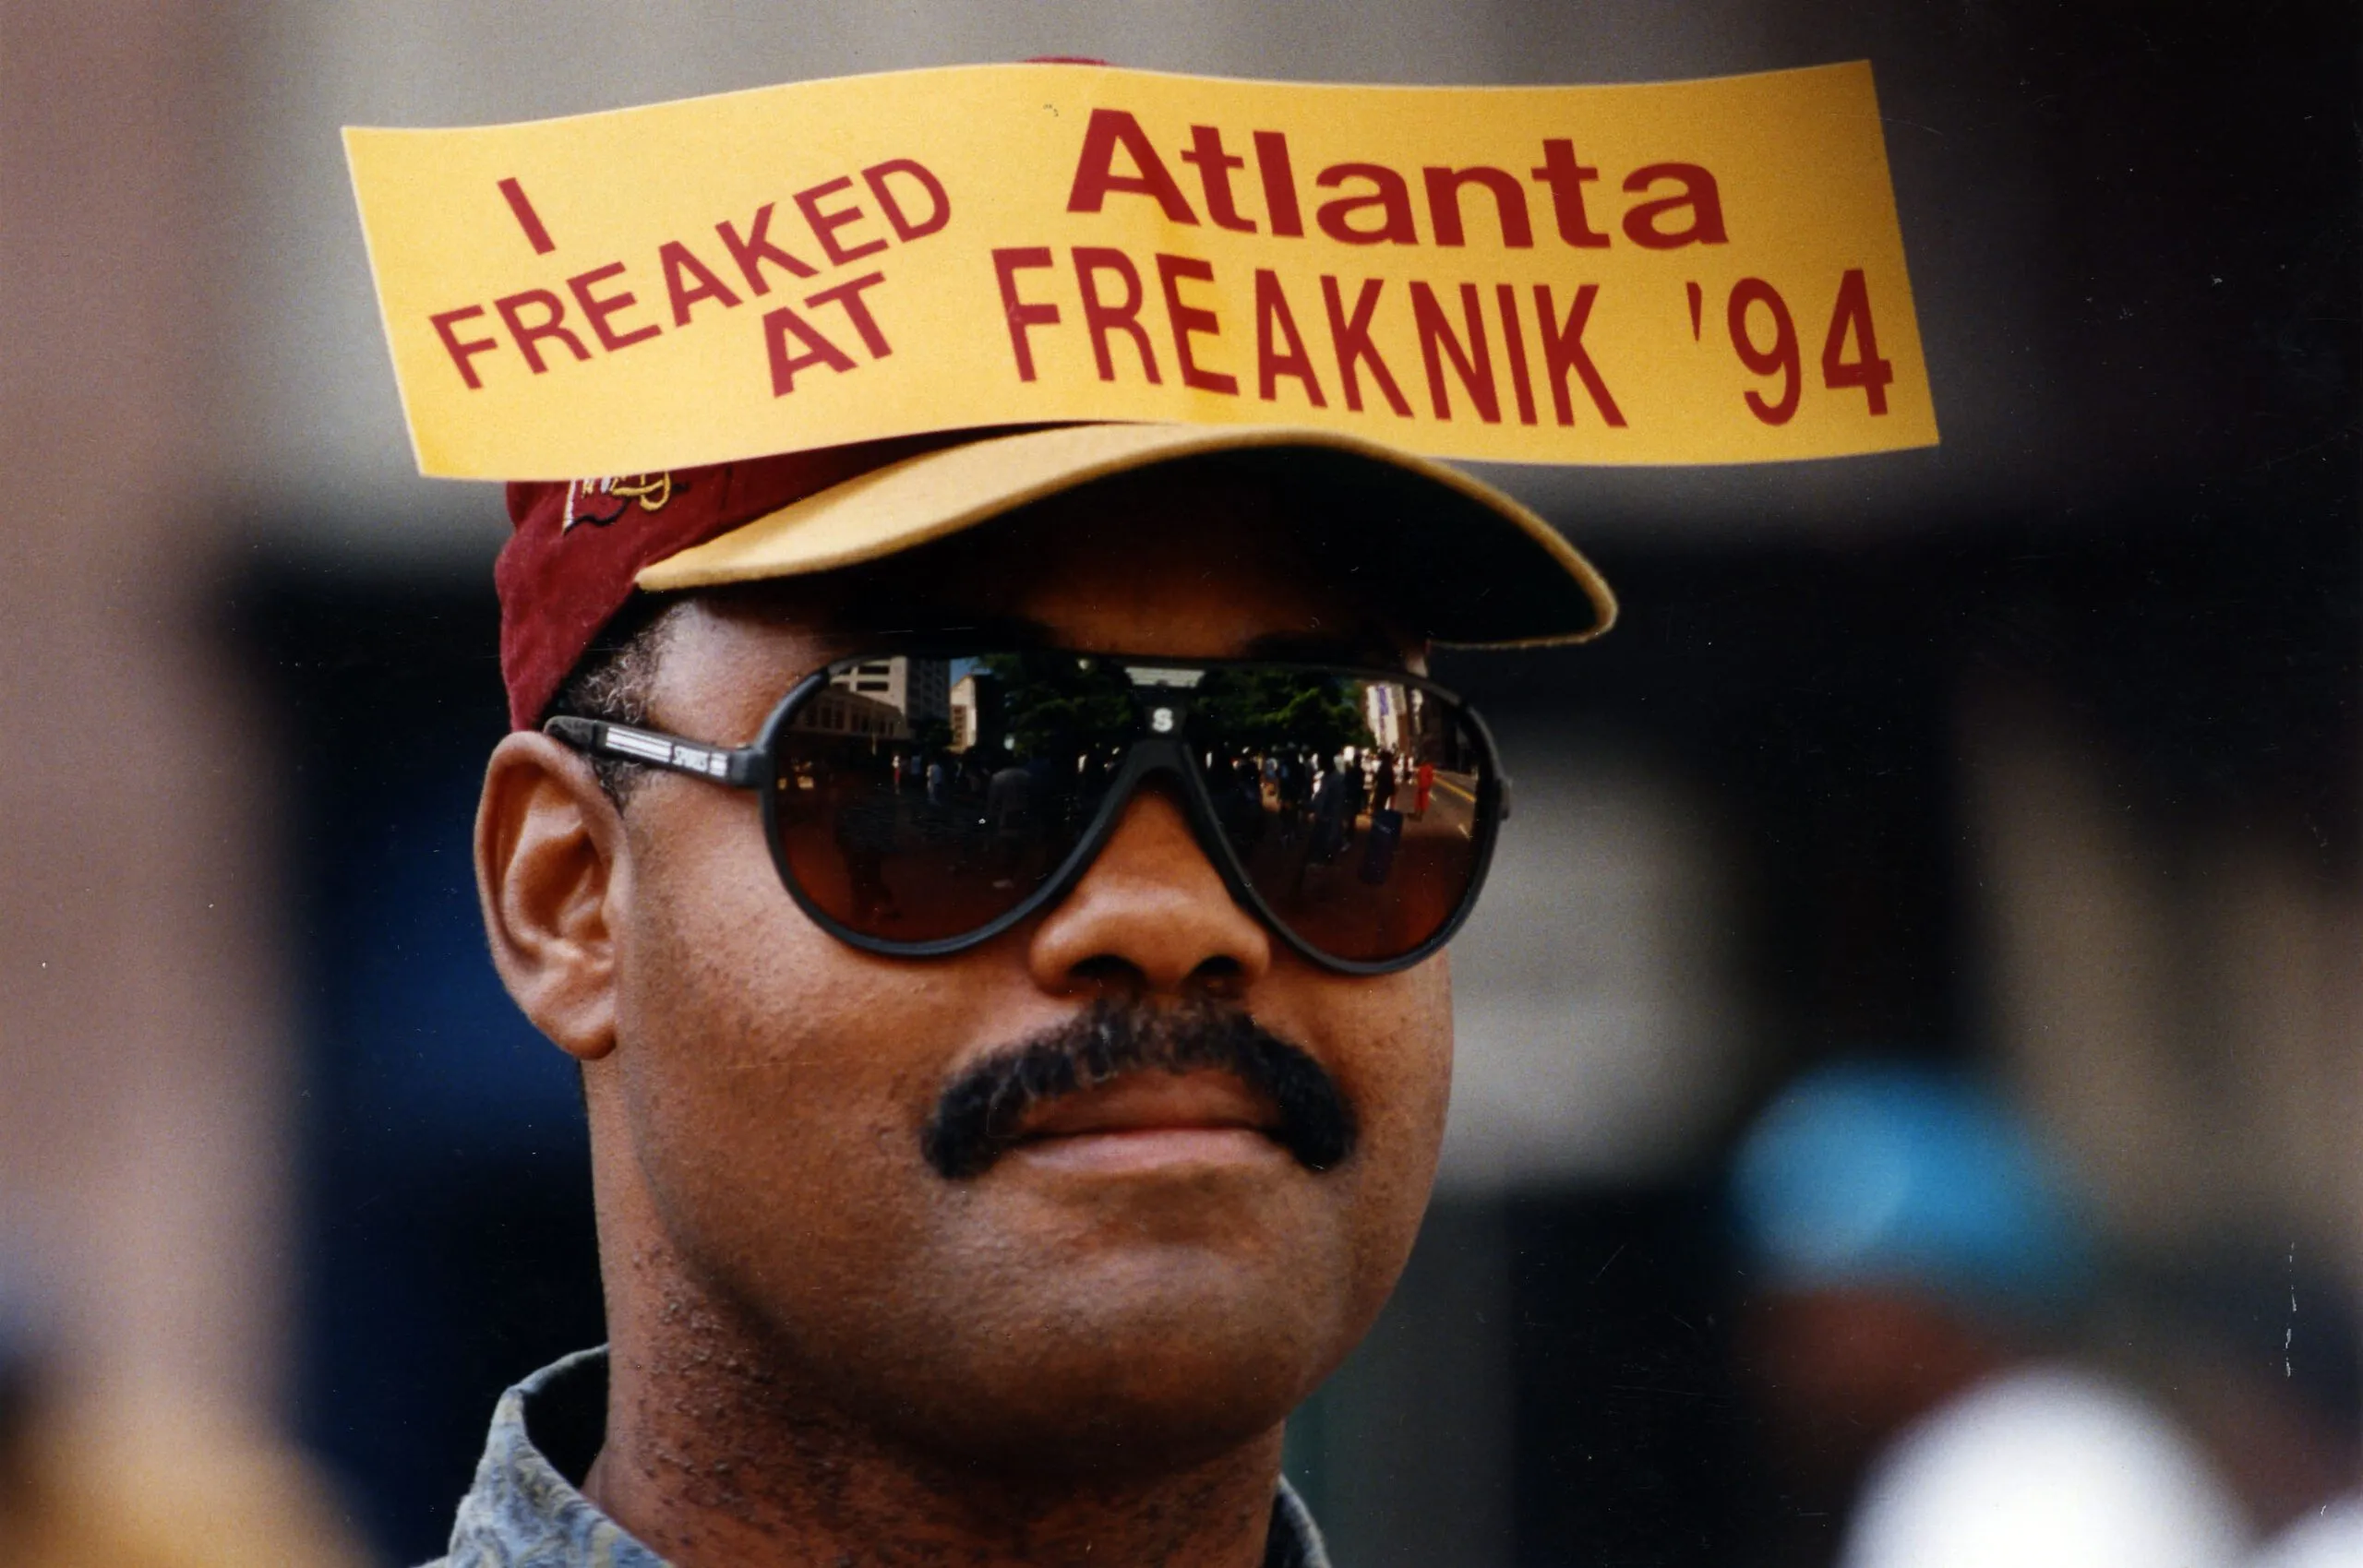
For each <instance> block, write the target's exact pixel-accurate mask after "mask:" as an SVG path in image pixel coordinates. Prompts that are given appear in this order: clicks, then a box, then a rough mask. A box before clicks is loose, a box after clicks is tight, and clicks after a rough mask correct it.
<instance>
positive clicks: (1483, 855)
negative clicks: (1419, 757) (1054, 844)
mask: <svg viewBox="0 0 2363 1568" xmlns="http://www.w3.org/2000/svg"><path fill="white" fill-rule="evenodd" d="M912 652H914V650H911V649H896V650H894V652H892V653H875V652H872V653H863V654H858V655H857V656H855V657H853V658H849V659H838V660H835V661H834V662H832V663H830V664H826V665H823V666H822V668H820V669H818V670H815V671H814V672H813V673H812V674H810V675H809V676H805V677H804V678H803V679H801V680H799V681H798V682H797V683H796V685H794V686H793V687H791V688H788V691H787V694H786V696H784V697H782V698H781V699H780V700H779V701H778V702H777V703H776V704H774V706H773V708H772V711H771V713H770V715H769V716H768V717H767V718H765V719H764V721H763V726H762V730H761V731H760V732H759V733H758V734H757V736H756V738H755V742H754V744H753V745H751V746H743V747H724V746H710V745H707V744H705V743H703V742H702V741H694V740H686V739H683V738H682V737H681V736H674V735H667V734H666V733H664V732H663V731H660V730H651V729H644V728H642V727H640V726H638V725H633V724H611V723H609V722H607V721H606V720H604V719H586V718H580V717H576V716H574V715H571V714H560V715H558V716H557V717H555V718H552V719H550V720H549V721H548V722H547V723H546V724H543V725H542V730H543V733H545V734H546V735H548V736H551V737H552V738H553V739H556V740H558V741H562V742H564V743H565V744H566V745H568V746H570V747H573V748H575V749H577V750H579V751H582V752H584V753H587V754H589V755H591V756H594V757H606V758H611V759H614V760H619V761H627V762H638V763H641V764H642V765H644V766H647V767H653V768H660V769H663V770H665V771H666V772H675V773H682V774H686V775H687V776H689V777H690V778H697V779H704V780H706V781H708V782H709V783H713V784H721V785H723V786H724V787H725V788H727V789H744V790H753V791H755V792H757V794H758V797H759V799H760V800H761V802H762V817H763V839H764V844H765V846H766V848H768V849H769V851H770V853H771V857H772V868H773V870H774V872H775V873H776V874H777V876H778V877H779V880H780V885H781V886H782V887H784V888H785V889H786V891H787V895H788V896H789V897H790V898H791V899H793V900H795V901H796V904H797V907H798V908H799V909H801V910H802V911H803V912H804V914H805V915H806V916H807V917H809V918H810V920H811V921H812V923H813V924H814V925H816V926H818V927H820V928H822V930H824V931H826V932H828V933H829V935H831V936H832V937H834V938H835V939H836V940H839V941H841V942H844V943H846V945H847V946H849V947H854V948H858V949H860V950H861V951H862V952H874V953H879V954H882V955H883V956H886V957H890V958H941V957H943V956H945V955H947V954H950V953H955V952H965V951H966V950H967V949H969V948H972V947H977V946H979V945H981V944H983V943H985V942H989V941H990V940H993V939H994V938H995V937H998V936H1000V935H1001V934H1002V932H1004V931H1007V930H1009V929H1010V928H1012V927H1014V926H1016V925H1018V924H1019V923H1020V922H1021V921H1024V920H1026V919H1027V918H1029V917H1031V916H1034V915H1036V914H1038V913H1039V912H1040V911H1042V910H1044V909H1047V908H1050V906H1051V905H1053V904H1056V903H1058V902H1059V900H1061V899H1062V898H1064V897H1065V896H1066V895H1067V893H1068V892H1071V891H1073V889H1074V885H1075V883H1077V882H1079V881H1081V880H1083V876H1084V873H1085V872H1086V871H1087V870H1089V869H1090V868H1091V865H1092V863H1093V862H1094V861H1096V860H1098V858H1099V854H1100V851H1101V850H1103V849H1105V848H1106V847H1107V844H1108V840H1109V839H1110V837H1111V836H1113V834H1114V832H1115V831H1116V823H1117V821H1118V820H1119V819H1120V818H1121V817H1122V815H1123V811H1124V808H1125V806H1126V805H1127V804H1129V803H1130V801H1131V800H1132V797H1133V796H1134V794H1135V793H1137V792H1138V790H1139V789H1140V786H1141V785H1142V784H1145V783H1146V782H1147V781H1148V780H1149V779H1150V778H1151V777H1152V776H1154V775H1156V774H1158V773H1170V774H1172V775H1174V776H1175V777H1176V778H1177V779H1178V780H1179V781H1180V784H1181V790H1182V800H1183V803H1184V811H1185V814H1186V815H1187V817H1188V818H1189V821H1190V830H1191V833H1192V835H1193V837H1194V838H1195V839H1196V840H1197V843H1198V847H1199V849H1200V851H1201V852H1202V853H1204V854H1205V856H1206V858H1207V859H1208V860H1209V861H1210V862H1212V863H1213V865H1214V868H1215V870H1216V871H1217V874H1218V875H1220V876H1221V878H1222V880H1223V885H1224V887H1225V888H1226V889H1227V890H1228V891H1229V893H1230V896H1231V898H1232V900H1233V901H1234V902H1235V903H1237V904H1240V905H1241V907H1242V908H1244V909H1246V910H1247V911H1248V912H1250V913H1251V914H1253V916H1255V917H1256V918H1257V919H1258V920H1260V921H1262V922H1263V924H1264V927H1265V929H1266V930H1269V931H1272V932H1274V933H1275V934H1277V936H1278V937H1279V938H1280V939H1281V940H1283V941H1284V942H1286V943H1287V944H1288V946H1289V949H1290V950H1291V951H1293V952H1297V953H1299V954H1300V955H1301V956H1302V957H1304V958H1306V959H1308V960H1310V961H1311V962H1313V963H1314V964H1319V965H1321V966H1322V967H1323V968H1325V969H1329V970H1332V971H1335V972H1336V973H1337V974H1341V975H1391V974H1394V973H1396V972H1397V971H1399V970H1404V969H1409V968H1410V967H1411V966H1412V965H1414V964H1420V963H1421V962H1423V961H1424V960H1426V959H1427V958H1429V957H1430V956H1432V955H1433V954H1434V953H1435V952H1437V951H1438V950H1439V949H1441V948H1442V947H1443V946H1444V945H1445V943H1446V942H1448V941H1450V940H1452V939H1453V937H1454V936H1455V935H1456V934H1457V932H1458V931H1459V930H1460V928H1461V927H1462V926H1463V925H1465V924H1466V923H1467V922H1468V919H1469V913H1470V912H1471V911H1472V910H1474V909H1475V908H1476V906H1477V895H1478V894H1479V893H1481V892H1483V891H1484V887H1485V876H1486V873H1487V871H1488V870H1490V869H1491V868H1492V866H1493V849H1494V846H1495V844H1496V843H1497V842H1498V840H1499V838H1500V833H1501V824H1502V823H1503V822H1504V821H1505V820H1508V818H1509V814H1510V784H1509V778H1508V775H1506V774H1505V772H1503V771H1502V764H1501V751H1500V749H1499V748H1497V747H1496V746H1495V745H1494V744H1493V731H1492V730H1491V729H1489V728H1487V727H1486V724H1485V721H1484V719H1483V718H1482V717H1481V715H1480V714H1479V713H1478V712H1477V711H1476V710H1475V709H1474V708H1472V707H1470V706H1469V704H1468V703H1467V702H1466V701H1464V700H1462V699H1461V698H1460V696H1459V695H1458V694H1457V693H1456V692H1454V691H1452V690H1450V689H1448V688H1445V687H1442V686H1439V685H1437V684H1436V683H1435V682H1433V681H1432V680H1428V679H1426V678H1425V677H1423V676H1414V675H1409V674H1407V673H1405V672H1404V671H1401V670H1385V669H1370V668H1362V667H1358V666H1354V665H1349V664H1308V663H1302V662H1299V661H1295V660H1289V659H1177V658H1173V657H1171V656H1170V655H1164V654H1145V653H1142V654H1134V653H1108V654H1091V655H1087V657H1089V658H1091V659H1093V660H1095V661H1097V662H1099V663H1103V664H1111V665H1118V666H1126V667H1137V668H1142V669H1149V670H1155V671H1159V672H1165V671H1175V670H1182V671H1188V670H1200V671H1213V670H1221V669H1284V670H1289V671H1291V672H1295V673H1298V674H1302V675H1316V676H1343V677H1346V678H1349V679H1355V680H1369V681H1383V682H1386V683H1388V684H1390V685H1396V686H1402V687H1408V688H1413V689H1416V690H1419V691H1421V692H1424V693H1426V694H1427V695H1429V696H1430V697H1433V698H1435V699H1437V700H1441V701H1442V702H1444V703H1445V704H1446V705H1447V706H1448V707H1449V708H1450V709H1451V710H1452V711H1453V712H1454V714H1455V716H1456V717H1457V719H1458V720H1459V721H1460V722H1461V723H1463V724H1466V725H1467V726H1468V729H1469V734H1470V735H1471V736H1474V737H1475V739H1476V741H1477V744H1478V748H1479V753H1480V762H1479V767H1478V774H1477V777H1478V788H1477V798H1476V803H1475V804H1476V818H1475V823H1474V838H1475V841H1476V842H1475V845H1474V848H1473V851H1472V856H1473V860H1472V864H1471V867H1470V870H1469V885H1468V887H1467V888H1466V889H1464V890H1463V891H1462V892H1461V895H1460V902H1459V903H1458V904H1457V905H1456V906H1455V908H1454V909H1453V912H1452V914H1451V915H1450V916H1447V917H1446V918H1445V921H1444V923H1443V924H1442V925H1441V926H1439V927H1438V928H1436V930H1435V932H1434V934H1433V935H1432V936H1430V937H1428V938H1427V939H1426V940H1423V941H1421V943H1420V944H1419V945H1418V946H1417V947H1415V948H1413V949H1411V950H1410V951H1409V952H1404V953H1401V954H1398V955H1397V956H1396V957H1393V958H1383V959H1369V960H1361V959H1347V958H1339V957H1337V956H1336V955H1335V954H1332V953H1327V952H1323V951H1321V950H1320V949H1319V948H1317V947H1315V946H1313V944H1312V943H1310V942H1308V941H1306V940H1304V939H1303V938H1302V937H1301V936H1299V935H1298V934H1297V933H1296V931H1295V930H1294V929H1293V928H1291V927H1290V926H1289V923H1288V922H1287V921H1285V920H1283V919H1281V918H1280V916H1278V915H1277V913H1276V912H1275V911H1274V910H1273V908H1272V906H1271V905H1270V904H1268V903H1266V902H1265V899H1264V896H1263V895H1262V894H1261V893H1259V892H1256V891H1255V887H1254V884H1253V882H1251V881H1250V880H1248V877H1247V868H1246V867H1245V866H1244V865H1243V864H1242V863H1241V860H1240V857H1239V854H1238V851H1236V850H1235V849H1233V848H1232V847H1231V844H1230V841H1229V838H1228V837H1227V836H1226V835H1225V834H1224V832H1223V831H1222V825H1221V820H1220V818H1219V817H1218V816H1217V812H1216V808H1215V802H1214V798H1213V796H1212V795H1211V794H1210V793H1209V792H1208V790H1207V787H1206V780H1205V776H1204V771H1203V770H1202V769H1201V768H1200V767H1199V766H1198V764H1197V761H1196V760H1195V759H1194V758H1193V756H1192V754H1191V750H1190V748H1189V746H1188V744H1187V743H1186V742H1185V741H1184V740H1183V739H1182V737H1180V736H1174V735H1170V734H1158V733H1155V732H1154V731H1153V730H1152V728H1151V725H1150V723H1149V721H1148V719H1147V715H1146V712H1144V713H1143V715H1142V723H1141V725H1140V728H1141V731H1142V733H1141V734H1140V735H1139V736H1136V737H1135V738H1134V740H1133V742H1132V743H1131V746H1130V748H1129V749H1128V750H1127V751H1126V752H1125V754H1124V760H1123V763H1122V766H1121V767H1120V768H1118V770H1117V772H1116V775H1115V777H1114V778H1113V779H1112V780H1111V781H1110V784H1109V785H1108V790H1107V795H1106V796H1105V797H1104V798H1103V799H1102V800H1101V802H1100V804H1099V807H1098V810H1097V811H1095V812H1094V813H1093V816H1092V819H1091V820H1090V822H1089V823H1088V824H1086V826H1085V828H1084V830H1083V831H1082V832H1080V833H1079V834H1077V835H1076V838H1075V842H1074V848H1072V849H1071V850H1069V851H1068V852H1067V856H1066V858H1065V859H1063V860H1062V861H1061V862H1060V864H1059V868H1058V869H1057V870H1055V871H1054V872H1052V873H1051V874H1050V876H1049V877H1047V878H1045V879H1044V880H1043V881H1042V883H1041V885H1040V886H1039V887H1038V888H1036V889H1035V890H1034V891H1033V892H1030V893H1028V894H1026V896H1025V897H1024V898H1022V899H1020V900H1018V902H1017V903H1016V904H1013V905H1012V906H1011V907H1010V908H1009V909H1008V911H1006V912H1005V913H1003V914H1002V915H999V916H995V917H994V918H993V919H992V920H991V921H990V922H988V923H987V924H985V925H983V926H981V927H978V928H977V929H976V930H973V931H967V932H963V933H962V934H960V935H958V936H954V937H939V938H935V939H933V940H927V941H897V940H894V939H893V938H891V937H874V936H871V935H870V934H869V933H867V932H864V931H858V930H855V929H854V928H851V927H848V926H846V924H844V923H843V922H842V921H840V920H838V919H837V918H836V917H834V916H832V915H830V914H829V913H828V912H827V911H826V910H824V909H822V908H821V907H820V905H819V904H816V903H814V902H813V900H812V898H811V897H810V894H808V893H807V892H805V891H804V889H803V888H802V887H801V886H799V885H798V882H797V880H796V878H795V875H794V874H793V873H792V871H791V870H790V869H789V861H788V856H787V847H786V843H785V842H784V841H783V838H782V830H781V826H780V820H779V805H778V803H779V797H780V791H781V788H782V781H781V777H780V772H779V767H778V757H779V740H780V737H781V736H783V735H784V734H786V730H787V727H788V724H789V723H790V721H791V720H792V719H793V718H794V717H795V715H796V714H797V712H798V711H799V710H800V709H801V708H802V707H803V706H804V704H805V703H807V702H809V701H810V700H812V699H813V698H815V697H817V696H818V695H820V694H821V693H822V692H824V691H827V690H828V689H830V688H831V686H832V685H833V683H834V678H835V677H836V676H840V675H843V674H846V673H847V672H849V671H851V670H852V669H853V668H854V666H856V665H858V664H872V663H874V662H876V661H877V660H879V659H882V658H889V657H900V656H905V655H907V654H910V653H912ZM917 652H921V653H924V652H929V651H928V650H918V651H917ZM990 652H1032V653H1040V652H1053V651H1052V650H1044V649H1026V650H1000V649H995V650H990ZM956 656H959V657H978V656H981V655H978V654H977V652H976V651H975V650H973V649H970V650H964V651H961V652H959V653H958V654H957V655H956ZM1076 656H1077V657H1079V658H1080V657H1086V655H1080V654H1078V655H1076ZM1162 689H1164V688H1161V687H1159V686H1158V685H1157V684H1155V683H1148V684H1142V683H1138V682H1136V683H1135V688H1134V695H1135V696H1136V697H1139V698H1142V699H1143V700H1144V703H1146V699H1147V698H1148V697H1149V696H1151V695H1153V694H1155V693H1157V692H1158V691H1160V690H1162Z"/></svg>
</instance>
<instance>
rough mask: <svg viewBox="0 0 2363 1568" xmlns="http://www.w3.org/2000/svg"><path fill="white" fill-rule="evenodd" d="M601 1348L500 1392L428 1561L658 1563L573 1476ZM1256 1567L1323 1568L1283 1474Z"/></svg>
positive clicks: (592, 1434)
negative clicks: (443, 1550) (443, 1542)
mask: <svg viewBox="0 0 2363 1568" xmlns="http://www.w3.org/2000/svg"><path fill="white" fill-rule="evenodd" d="M606 1416H607V1352H606V1347H604V1346H603V1347H600V1348H598V1349H596V1350H584V1351H581V1352H579V1353H577V1354H575V1355H572V1356H569V1357H567V1358H566V1359H563V1360H560V1361H557V1362H554V1363H552V1364H551V1365H549V1366H546V1367H545V1368H543V1369H542V1370H541V1371H538V1372H535V1373H534V1375H533V1376H532V1377H529V1378H527V1379H526V1380H525V1381H524V1382H521V1383H519V1384H517V1385H516V1386H515V1387H514V1388H511V1389H510V1390H509V1392H508V1393H506V1394H502V1395H501V1396H500V1403H499V1405H498V1406H496V1407H495V1408H494V1410H493V1414H492V1431H491V1434H490V1436H489V1437H488V1438H487V1439H486V1442H485V1449H484V1458H483V1459H482V1460H480V1461H478V1463H477V1465H476V1478H475V1482H474V1485H473V1486H471V1487H470V1488H469V1489H468V1494H467V1496H465V1497H464V1498H462V1499H461V1500H460V1514H459V1517H458V1519H456V1520H455V1521H454V1522H453V1523H452V1526H451V1553H450V1556H449V1557H446V1558H444V1559H443V1560H442V1561H441V1562H438V1563H433V1564H430V1565H429V1568H666V1563H665V1560H664V1559H663V1558H660V1557H658V1556H657V1555H656V1554H655V1553H654V1552H653V1551H651V1550H648V1548H646V1547H644V1546H642V1545H641V1544H640V1542H638V1541H636V1540H634V1539H632V1538H631V1537H630V1536H629V1535H627V1534H626V1533H625V1532H624V1528H623V1526H620V1525H618V1524H617V1523H616V1522H615V1521H614V1520H613V1519H610V1518H608V1517H607V1516H606V1514H602V1513H600V1512H599V1510H598V1508H597V1507H595V1506H594V1504H593V1503H592V1502H591V1500H590V1499H589V1498H587V1497H585V1496H583V1495H582V1491H581V1490H579V1488H578V1487H577V1485H576V1482H577V1481H579V1480H580V1479H581V1478H582V1476H583V1475H585V1474H586V1473H587V1472H588V1471H589V1470H590V1468H591V1461H592V1460H593V1459H594V1458H595V1457H597V1455H598V1453H599V1445H600V1443H601V1442H602V1441H603V1440H604V1438H605V1434H606ZM1264 1568H1329V1554H1328V1552H1327V1550H1325V1548H1324V1547H1323V1546H1322V1544H1321V1532H1320V1531H1319V1530H1318V1529H1316V1528H1314V1527H1313V1515H1312V1514H1308V1513H1307V1512H1305V1507H1304V1504H1303V1502H1301V1501H1300V1500H1299V1499H1298V1497H1297V1495H1296V1493H1295V1492H1294V1491H1293V1490H1290V1489H1289V1484H1288V1482H1287V1481H1285V1480H1283V1481H1281V1482H1280V1487H1279V1492H1278V1494H1277V1496H1276V1497H1275V1498H1274V1499H1273V1500H1272V1533H1271V1537H1270V1541H1269V1544H1268V1545H1267V1546H1266V1547H1265V1552H1264Z"/></svg>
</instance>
